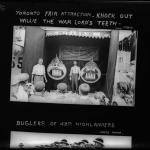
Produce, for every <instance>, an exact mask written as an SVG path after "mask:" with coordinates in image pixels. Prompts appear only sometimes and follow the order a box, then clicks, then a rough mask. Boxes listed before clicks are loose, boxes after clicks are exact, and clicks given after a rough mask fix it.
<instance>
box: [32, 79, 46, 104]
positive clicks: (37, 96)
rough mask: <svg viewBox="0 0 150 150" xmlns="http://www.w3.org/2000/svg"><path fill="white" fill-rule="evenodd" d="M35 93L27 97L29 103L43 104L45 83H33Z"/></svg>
mask: <svg viewBox="0 0 150 150" xmlns="http://www.w3.org/2000/svg"><path fill="white" fill-rule="evenodd" d="M34 88H35V93H34V94H33V95H31V96H30V97H29V102H44V101H46V98H45V97H44V94H45V83H44V82H43V81H38V82H36V83H35V87H34Z"/></svg>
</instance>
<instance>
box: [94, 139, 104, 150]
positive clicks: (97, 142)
mask: <svg viewBox="0 0 150 150" xmlns="http://www.w3.org/2000/svg"><path fill="white" fill-rule="evenodd" d="M93 142H94V143H95V148H96V147H97V148H102V147H104V140H103V139H102V138H96V139H95V140H94V141H93Z"/></svg>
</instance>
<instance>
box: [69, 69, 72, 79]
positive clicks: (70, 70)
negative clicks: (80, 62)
mask: <svg viewBox="0 0 150 150" xmlns="http://www.w3.org/2000/svg"><path fill="white" fill-rule="evenodd" d="M69 76H70V80H71V76H72V67H71V69H70V74H69Z"/></svg>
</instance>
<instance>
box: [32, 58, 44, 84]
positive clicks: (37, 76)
mask: <svg viewBox="0 0 150 150" xmlns="http://www.w3.org/2000/svg"><path fill="white" fill-rule="evenodd" d="M44 79H45V82H47V79H46V75H45V66H44V65H43V59H42V58H39V60H38V64H37V65H35V66H33V70H32V78H31V82H32V83H33V84H34V85H35V84H36V82H38V81H43V82H44Z"/></svg>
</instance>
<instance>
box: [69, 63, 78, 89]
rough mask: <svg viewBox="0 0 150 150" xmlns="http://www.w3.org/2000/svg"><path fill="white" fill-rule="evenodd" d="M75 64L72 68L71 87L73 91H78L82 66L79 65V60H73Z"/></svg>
mask: <svg viewBox="0 0 150 150" xmlns="http://www.w3.org/2000/svg"><path fill="white" fill-rule="evenodd" d="M73 64H74V66H73V67H71V70H70V80H71V88H72V91H73V92H77V91H78V80H80V67H78V66H77V62H76V61H74V62H73Z"/></svg>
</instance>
